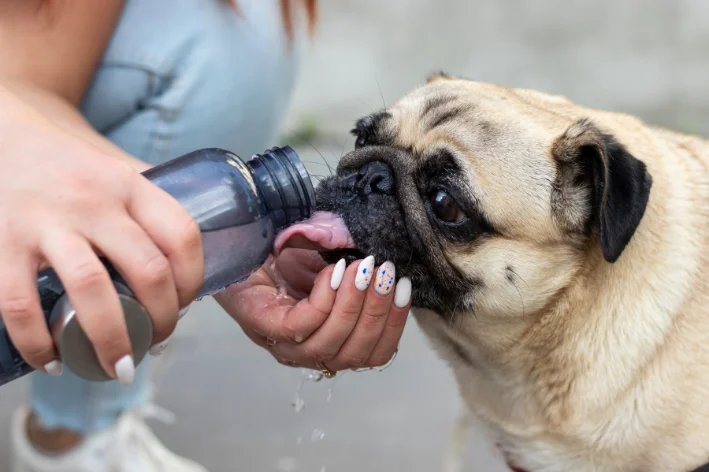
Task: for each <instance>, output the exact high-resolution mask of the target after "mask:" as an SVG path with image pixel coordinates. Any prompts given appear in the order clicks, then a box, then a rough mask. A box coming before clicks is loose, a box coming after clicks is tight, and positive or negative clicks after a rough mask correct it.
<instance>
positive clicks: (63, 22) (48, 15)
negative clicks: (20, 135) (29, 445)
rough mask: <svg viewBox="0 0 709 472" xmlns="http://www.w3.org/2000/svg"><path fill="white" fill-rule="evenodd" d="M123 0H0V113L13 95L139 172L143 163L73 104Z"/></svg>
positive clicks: (81, 92) (96, 61) (95, 63)
mask: <svg viewBox="0 0 709 472" xmlns="http://www.w3.org/2000/svg"><path fill="white" fill-rule="evenodd" d="M123 3H124V1H123V0H101V1H100V2H96V1H95V0H61V1H52V0H22V1H21V2H18V1H17V0H0V114H1V113H7V111H5V110H4V109H3V108H4V107H3V106H2V104H3V101H6V100H12V98H13V97H15V98H17V99H19V100H20V102H22V103H23V104H25V105H27V106H30V107H31V108H33V109H34V110H36V111H37V112H39V113H40V114H41V115H43V116H44V117H46V118H47V119H49V121H51V122H53V123H54V124H55V125H57V126H59V127H60V128H62V129H63V130H64V131H66V132H68V133H71V134H72V135H74V136H76V137H78V138H80V139H82V140H84V141H86V142H88V143H90V144H92V145H93V146H95V147H96V148H98V149H100V150H101V151H103V152H104V153H106V154H108V155H111V156H115V157H117V158H118V159H121V160H123V161H125V162H127V163H128V164H129V165H131V166H132V167H134V168H135V169H137V170H139V171H143V170H145V169H147V168H148V167H149V166H148V165H147V164H145V163H143V162H141V161H139V160H138V159H135V158H134V157H132V156H130V155H128V154H126V153H125V152H123V151H122V150H121V149H119V148H118V147H117V146H115V145H114V144H113V143H111V142H110V141H109V140H107V139H106V138H104V137H103V136H101V134H99V133H98V132H96V130H94V129H93V128H92V127H91V125H90V124H89V123H88V122H87V121H86V119H84V117H83V116H82V115H81V113H80V112H79V110H78V108H77V107H78V106H79V103H80V102H81V99H82V97H83V96H84V93H85V92H86V89H87V88H88V86H89V84H90V82H91V78H92V76H93V74H94V73H95V71H96V68H97V67H98V64H99V62H100V60H101V56H102V55H103V53H104V50H105V48H106V46H107V44H108V42H109V40H110V38H111V35H112V33H113V30H114V28H115V26H116V23H117V22H118V18H119V16H120V13H121V10H122V8H123ZM8 93H10V94H12V95H8ZM16 106H20V105H18V104H16ZM10 113H11V112H10ZM9 118H10V119H11V118H12V117H11V116H10V117H9Z"/></svg>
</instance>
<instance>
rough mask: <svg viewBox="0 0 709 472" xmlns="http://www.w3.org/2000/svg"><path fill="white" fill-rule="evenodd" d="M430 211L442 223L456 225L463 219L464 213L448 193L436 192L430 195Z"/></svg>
mask: <svg viewBox="0 0 709 472" xmlns="http://www.w3.org/2000/svg"><path fill="white" fill-rule="evenodd" d="M431 210H432V211H433V214H434V215H435V216H436V218H438V219H439V220H441V221H443V222H444V223H457V222H459V221H462V220H463V219H464V218H465V213H463V210H461V209H460V207H459V206H458V204H457V203H456V202H455V200H453V197H451V196H450V195H449V194H448V193H446V192H444V191H443V190H437V191H435V192H433V194H431Z"/></svg>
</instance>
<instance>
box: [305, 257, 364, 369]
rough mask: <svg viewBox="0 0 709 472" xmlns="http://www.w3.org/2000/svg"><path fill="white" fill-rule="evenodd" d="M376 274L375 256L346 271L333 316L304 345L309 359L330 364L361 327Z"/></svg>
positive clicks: (355, 264)
mask: <svg viewBox="0 0 709 472" xmlns="http://www.w3.org/2000/svg"><path fill="white" fill-rule="evenodd" d="M373 271H374V258H373V257H371V256H370V257H367V258H366V259H364V260H362V261H355V262H354V263H352V264H350V266H349V267H347V269H345V273H344V275H343V277H342V281H341V283H340V287H339V288H338V290H337V296H336V298H335V303H334V305H333V307H332V310H331V312H330V314H329V316H327V319H326V320H325V322H324V323H323V324H322V326H321V327H320V328H319V329H318V330H317V331H316V332H315V333H314V334H313V335H312V336H310V337H309V338H308V339H307V340H306V341H304V342H303V349H302V353H303V354H304V355H305V356H306V358H307V359H308V360H312V359H315V360H318V361H329V360H332V359H334V358H335V356H337V354H338V353H339V352H340V349H341V348H342V346H343V344H345V342H346V341H347V338H349V337H350V334H352V331H353V330H354V329H355V326H357V320H358V319H359V317H360V312H361V311H362V306H363V305H364V300H365V298H366V296H367V288H368V287H369V284H370V283H371V280H372V277H373ZM328 288H330V289H331V287H328ZM292 360H295V361H298V359H292Z"/></svg>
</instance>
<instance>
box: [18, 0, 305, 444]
mask: <svg viewBox="0 0 709 472" xmlns="http://www.w3.org/2000/svg"><path fill="white" fill-rule="evenodd" d="M297 33H298V34H296V36H295V38H294V39H295V41H294V43H292V44H289V42H288V40H287V38H286V35H285V33H284V31H283V28H282V22H281V13H280V9H279V1H278V0H241V1H240V2H239V11H238V13H237V12H236V10H234V9H233V8H231V7H230V6H228V5H227V3H226V2H223V1H222V0H179V1H175V0H128V1H127V2H126V6H125V9H124V11H123V13H122V16H121V19H120V21H119V24H118V26H117V29H116V31H115V33H114V35H113V38H112V40H111V43H110V45H109V47H108V49H107V51H106V53H105V55H104V57H103V60H102V62H101V65H100V67H99V69H98V70H97V72H96V75H95V77H94V80H93V83H92V85H91V87H90V89H89V90H88V92H87V94H86V96H85V99H84V101H83V104H82V112H83V113H84V115H85V116H86V118H87V119H88V120H89V121H90V122H91V124H92V125H93V126H94V128H96V129H97V130H98V131H99V132H100V133H101V134H103V135H104V136H106V137H107V138H108V139H110V140H111V141H113V142H114V143H115V144H117V145H118V146H120V147H121V148H123V149H124V150H126V151H127V152H129V153H130V154H132V155H133V156H136V157H138V158H140V159H142V160H144V161H146V162H148V163H150V164H160V163H162V162H165V161H167V160H169V159H171V158H174V157H177V156H180V155H182V154H185V153H187V152H190V151H193V150H196V149H199V148H204V147H221V148H224V149H228V150H231V151H234V152H236V153H237V154H238V155H240V156H242V157H243V158H248V157H250V156H251V155H253V154H254V153H257V152H262V151H263V150H265V149H266V148H267V147H270V146H271V145H273V144H275V143H274V140H275V139H276V136H277V132H278V129H279V126H280V125H281V122H282V118H283V117H284V113H285V111H286V110H287V107H288V105H289V102H290V97H291V92H292V89H293V85H294V81H295V76H296V74H297V69H298V62H299V56H300V54H299V51H300V49H301V46H302V43H303V40H304V38H303V37H304V34H302V33H301V32H300V31H298V32H297ZM148 364H149V360H147V359H146V360H145V361H144V362H143V363H142V364H141V365H140V366H139V367H138V370H137V373H136V380H135V383H134V384H133V385H131V386H128V387H123V386H120V385H119V384H118V382H115V381H113V382H106V383H92V382H87V381H85V380H82V379H80V378H78V377H76V376H75V375H73V374H72V373H70V372H67V371H66V370H65V372H64V375H63V376H61V377H50V376H48V375H45V374H41V373H36V374H34V375H33V378H32V388H31V406H32V408H33V409H34V411H35V413H36V414H37V415H38V416H39V418H40V420H41V421H42V422H43V423H44V424H45V425H46V426H47V427H50V428H55V427H62V428H68V429H71V430H74V431H77V432H82V433H86V432H90V431H94V430H98V429H102V428H106V427H108V426H111V425H112V424H113V423H114V422H115V421H116V419H117V418H118V417H119V416H120V415H121V413H122V412H123V411H125V410H126V409H129V408H133V407H135V406H137V405H138V404H139V403H141V402H142V401H144V400H145V399H146V397H147V395H148V380H149V368H148Z"/></svg>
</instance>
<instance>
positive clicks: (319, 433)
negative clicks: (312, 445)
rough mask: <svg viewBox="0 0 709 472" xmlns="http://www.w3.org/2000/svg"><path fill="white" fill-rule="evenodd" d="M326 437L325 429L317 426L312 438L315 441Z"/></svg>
mask: <svg viewBox="0 0 709 472" xmlns="http://www.w3.org/2000/svg"><path fill="white" fill-rule="evenodd" d="M323 439H325V431H324V430H322V429H321V428H315V429H314V430H313V434H311V435H310V440H311V441H313V442H317V441H322V440H323Z"/></svg>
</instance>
